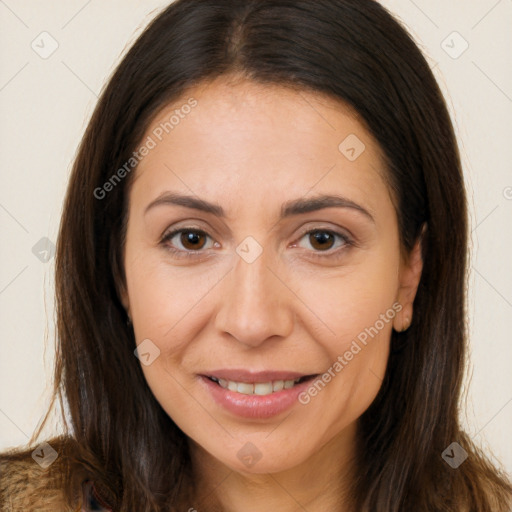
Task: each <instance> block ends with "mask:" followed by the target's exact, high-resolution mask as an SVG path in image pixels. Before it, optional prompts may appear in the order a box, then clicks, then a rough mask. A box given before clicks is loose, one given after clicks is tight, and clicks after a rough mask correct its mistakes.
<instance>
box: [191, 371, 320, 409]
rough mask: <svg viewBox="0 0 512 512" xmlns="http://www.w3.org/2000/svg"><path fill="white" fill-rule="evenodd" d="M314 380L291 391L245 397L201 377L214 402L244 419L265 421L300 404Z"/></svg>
mask: <svg viewBox="0 0 512 512" xmlns="http://www.w3.org/2000/svg"><path fill="white" fill-rule="evenodd" d="M313 380H314V378H311V379H308V380H305V381H304V382H301V383H300V384H296V385H295V386H293V387H292V388H290V389H283V390H281V391H276V392H275V393H271V394H270V395H264V396H262V395H244V394H242V393H237V392H235V391H230V390H229V389H224V388H223V387H221V386H220V385H219V384H217V383H216V382H213V381H211V380H210V379H209V378H208V377H205V376H203V375H201V376H200V381H201V382H203V383H204V385H205V386H206V388H207V390H208V391H209V392H210V394H211V396H212V397H213V399H214V401H215V402H216V403H217V404H219V405H221V406H222V407H224V408H225V409H227V410H228V411H229V412H231V413H233V414H236V415H237V416H241V417H243V418H257V419H265V418H271V417H273V416H277V415H278V414H281V413H283V412H284V411H286V410H287V409H289V408H290V407H292V406H293V405H294V404H295V403H299V402H298V396H299V394H300V393H301V392H302V391H305V390H306V389H307V388H308V387H309V386H310V385H311V382H312V381H313Z"/></svg>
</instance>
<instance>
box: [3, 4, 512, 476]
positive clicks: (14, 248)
mask: <svg viewBox="0 0 512 512" xmlns="http://www.w3.org/2000/svg"><path fill="white" fill-rule="evenodd" d="M383 3H384V5H386V6H387V7H388V8H389V9H390V10H391V11H392V12H394V13H395V14H396V15H398V16H399V18H400V19H401V20H402V21H403V23H404V24H405V25H406V26H407V27H408V28H409V29H410V31H411V32H412V34H413V35H414V37H415V38H416V40H417V41H418V42H419V43H420V45H421V47H422V48H423V50H424V51H425V53H426V54H427V55H428V58H429V61H430V62H431V65H432V66H433V68H434V71H435V73H436V76H437V77H438V79H439V80H440V82H441V84H442V87H443V89H444V91H445V94H446V97H447V99H448V102H449V105H450V108H451V111H452V116H453V118H454V120H455V123H456V127H457V130H458V134H459V138H460V145H461V151H462V157H463V160H464V168H465V172H466V176H467V182H468V187H469V196H470V203H471V204H470V206H471V209H472V214H471V215H472V230H473V231H472V239H473V246H474V247H473V260H472V269H471V270H472V274H471V282H470V290H469V292H470V322H471V325H470V327H471V347H472V350H471V352H472V353H471V366H470V368H469V370H468V376H470V377H471V379H467V381H466V388H467V389H468V402H467V410H466V413H465V414H463V416H462V421H463V424H464V425H466V427H467V429H468V431H469V433H470V435H471V436H472V437H473V438H474V439H475V440H476V441H477V442H479V443H481V444H482V446H483V447H484V449H486V450H492V451H493V452H494V454H495V456H496V457H497V459H498V460H500V461H501V462H502V463H503V464H504V465H505V466H506V469H507V470H508V471H509V473H511V474H512V443H511V442H510V432H511V431H512V377H511V374H512V372H511V369H510V365H511V362H512V337H511V335H510V331H511V330H512V265H511V263H510V262H511V261H512V229H511V221H512V142H511V121H512V67H511V65H510V64H511V57H512V52H511V49H512V31H510V27H511V26H512V0H500V1H497V0H478V1H477V0H472V1H466V0H447V1H437V0H436V1H427V0H414V1H412V0H385V1H383ZM166 4H167V2H165V1H158V0H144V1H136V0H122V1H121V0H108V1H105V0H104V1H101V2H100V1H99V0H90V1H87V0H66V1H64V0H60V1H54V2H51V3H50V2H39V1H36V0H5V1H4V0H0V24H1V26H2V30H1V32H0V52H1V53H0V55H1V67H0V109H1V118H0V119H1V120H0V144H1V146H0V148H1V178H0V180H1V186H0V227H1V239H2V243H1V247H2V250H1V260H0V315H1V316H0V333H1V335H0V354H1V357H0V450H2V449H5V448H7V447H10V446H15V445H20V444H24V443H26V442H27V440H28V437H29V436H30V435H31V433H32V431H33V430H34V428H35V427H36V426H37V424H38V423H39V421H40V419H41V417H42V414H43V412H44V410H45V407H46V405H47V403H48V396H49V390H50V382H51V377H52V374H51V370H52V364H53V335H54V331H53V302H52V301H53V282H52V280H53V269H54V267H53V263H54V260H53V258H51V252H50V253H48V255H47V257H50V259H49V261H47V262H44V261H40V260H41V258H43V259H44V256H45V253H42V252H41V248H42V249H45V246H44V244H45V243H44V242H39V241H40V240H41V238H43V237H47V238H48V239H50V240H51V241H53V242H54V241H55V239H56V234H57V227H58V221H59V217H60V211H61V205H62V200H63V195H64V192H65V188H66V183H67V179H68V173H69V170H70V165H71V162H72V159H73V156H74V153H75V150H76V147H77V144H78V142H79V140H80V137H81V135H82V133H83V130H84V128H85V126H86V123H87V120H88V119H89V116H90V115H91V113H92V110H93V107H94V105H95V102H96V100H97V96H98V93H99V91H100V90H101V88H102V86H103V84H104V82H105V81H106V79H107V77H108V76H109V75H110V73H111V71H112V70H113V68H114V65H115V64H116V63H117V62H118V60H119V58H120V56H121V55H122V54H123V52H124V51H125V50H126V48H127V47H128V46H129V45H130V44H131V43H132V42H133V41H134V39H135V37H136V36H137V35H138V34H139V33H140V32H141V30H142V28H143V27H144V26H145V25H146V24H147V23H148V22H149V21H150V19H152V18H153V16H154V15H155V14H156V12H158V11H159V10H160V9H161V8H162V7H164V6H165V5H166ZM49 5H51V7H49ZM42 32H48V34H49V35H42V36H41V35H40V34H41V33H42ZM453 32H457V34H453ZM42 38H44V42H43V43H42V42H41V39H42ZM33 41H34V43H33ZM443 41H444V43H443ZM32 44H33V45H34V47H35V49H33V48H32V47H31V45H32ZM52 44H53V45H56V44H58V48H57V49H56V51H55V52H54V53H53V54H51V55H50V56H47V55H44V52H49V51H50V50H51V49H52ZM466 45H469V46H468V48H467V50H466V51H464V53H462V51H463V50H464V49H465V47H466ZM35 50H36V51H37V52H39V53H36V51H35ZM40 54H42V55H43V57H47V58H42V57H41V56H40ZM38 242H39V243H40V244H43V245H42V246H41V247H40V246H39V245H36V244H38ZM34 246H36V249H39V251H37V250H36V252H37V253H38V255H39V256H38V257H37V256H36V255H35V254H34V252H33V247H34ZM45 334H46V335H47V337H48V342H47V349H46V351H45V344H44V340H45ZM447 342H449V340H447ZM56 428H57V429H58V426H57V427H56ZM48 433H50V432H48Z"/></svg>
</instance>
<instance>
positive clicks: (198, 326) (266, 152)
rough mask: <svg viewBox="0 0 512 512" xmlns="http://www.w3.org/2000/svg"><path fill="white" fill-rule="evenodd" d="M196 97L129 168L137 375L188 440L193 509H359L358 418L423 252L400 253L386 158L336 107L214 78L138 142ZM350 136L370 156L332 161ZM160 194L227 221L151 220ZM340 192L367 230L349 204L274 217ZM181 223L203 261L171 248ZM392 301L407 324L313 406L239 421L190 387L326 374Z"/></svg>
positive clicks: (407, 306) (187, 214)
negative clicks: (149, 358)
mask: <svg viewBox="0 0 512 512" xmlns="http://www.w3.org/2000/svg"><path fill="white" fill-rule="evenodd" d="M190 97H194V98H195V99H196V100H197V101H198V104H197V106H196V107H195V108H193V109H192V111H191V112H190V113H189V114H188V115H186V116H184V119H181V120H180V123H179V124H178V125H177V126H176V127H175V128H174V129H173V130H172V131H171V132H170V133H169V134H168V135H166V136H165V137H164V138H163V139H162V141H159V142H158V144H157V145H156V147H155V148H153V149H152V150H151V151H150V152H149V154H148V155H147V156H145V157H144V158H143V160H142V161H141V162H140V164H139V166H138V168H137V169H136V171H134V172H135V176H134V181H133V184H132V188H131V190H130V196H129V217H128V227H127V238H126V246H125V261H124V263H125V270H126V288H125V289H124V290H122V300H123V303H124V305H125V307H126V309H127V312H128V313H129V315H130V316H131V318H132V322H133V327H134V332H135V338H136V341H137V343H138V344H139V343H141V342H142V341H143V340H145V339H150V340H151V341H152V342H153V343H154V344H155V345H156V346H157V347H158V348H159V350H160V355H159V357H157V358H156V359H155V360H154V362H152V364H150V365H148V366H145V365H143V366H142V369H143V371H144V375H145V377H146V379H147V382H148V384H149V386H150V388H151V390H152V392H153V393H154V395H155V397H156V399H157V400H158V401H159V403H160V404H161V405H162V407H163V409H164V410H165V411H166V412H167V413H168V414H169V416H170V417H171V418H172V419H173V420H174V421H175V423H176V424H177V425H178V426H179V428H180V429H182V430H183V431H184V432H185V433H186V434H187V436H188V437H189V439H190V450H191V456H192V461H193V467H194V471H195V474H196V482H198V483H199V485H198V489H201V490H200V491H198V494H197V495H196V496H195V502H194V503H190V504H189V506H190V507H195V508H196V509H198V510H214V509H219V510H220V509H222V510H225V511H233V512H234V511H239V510H244V511H245V512H256V511H261V512H262V511H266V510H274V509H277V510H280V511H284V512H288V511H296V510H304V508H307V510H308V511H309V512H315V511H320V510H322V512H325V511H329V510H338V511H339V510H351V508H350V507H349V501H348V499H347V497H346V492H347V490H348V489H349V488H350V485H351V482H352V478H353V476H354V467H353V464H352V459H353V457H354V454H355V436H356V432H357V419H358V418H359V417H360V416H361V414H362V413H363V412H364V411H365V410H366V409H367V408H368V407H369V405H370V404H371V403H372V401H373V400H374V398H375V396H376V395H377V392H378V390H379V388H380V386H381V382H382V380H381V379H382V377H383V375H384V373H385V369H386V364H387V359H388V353H389V341H390V336H391V332H392V329H393V328H395V329H397V330H401V329H402V328H403V327H407V326H408V324H409V323H410V320H411V318H412V313H413V311H412V302H413V300H414V296H415V293H416V288H417V285H418V282H419V278H420V275H421V269H422V262H421V257H420V246H419V244H416V247H415V248H414V249H413V251H412V253H411V254H410V255H407V257H403V256H402V252H401V249H400V244H399V236H398V224H397V217H396V212H395V208H394V206H393V202H392V198H391V196H390V191H389V188H388V186H387V184H386V181H385V179H384V172H385V168H384V164H383V160H382V158H381V153H380V148H379V147H378V145H377V143H376V142H375V140H374V139H373V138H372V136H371V135H370V133H369V132H368V131H367V130H366V129H365V127H364V125H363V124H362V123H361V122H359V121H358V119H357V116H355V115H354V114H353V113H352V112H351V111H350V110H349V108H348V107H347V106H345V105H344V104H343V103H341V102H337V101H334V100H332V99H330V98H328V97H325V96H323V95H320V94H315V93H311V92H305V91H297V90H292V89H290V88H284V87H281V86H276V85H272V86H269V85H261V84H255V83H253V82H250V81H247V80H240V81H237V82H231V83H228V82H227V80H226V78H223V79H217V80H214V81H213V82H209V83H203V84H201V85H199V86H196V87H195V88H194V89H191V90H189V91H187V94H186V96H184V98H183V99H182V100H180V101H176V102H174V103H173V104H172V105H168V106H167V107H166V108H165V109H164V110H162V111H161V112H160V113H159V114H158V115H157V116H156V117H155V120H154V122H153V123H152V124H151V127H150V128H149V129H148V131H147V133H146V135H145V137H144V139H146V137H147V136H150V135H151V133H152V131H153V130H154V129H155V127H157V126H158V125H159V124H160V123H161V122H162V120H166V119H169V117H170V115H171V114H172V111H173V110H174V109H176V108H180V106H181V105H183V104H185V103H186V100H187V99H188V98H190ZM350 134H355V135H357V137H358V138H359V139H360V140H361V141H363V143H364V144H365V150H364V151H363V152H362V154H361V155H360V156H359V157H358V158H357V159H356V160H355V161H350V160H349V159H348V158H347V157H346V156H345V155H344V154H342V152H341V151H340V150H339V149H338V146H339V145H340V143H341V142H342V141H343V140H344V139H345V138H346V137H347V136H348V135H350ZM166 191H173V192H179V193H184V194H191V195H195V196H198V197H200V198H202V199H205V200H207V201H210V202H214V203H218V204H219V205H221V206H222V207H223V208H224V210H225V211H226V217H225V218H224V219H221V218H219V217H217V216H216V215H214V214H211V213H205V212H201V211H198V210H194V209H190V208H187V207H184V206H179V205H171V204H161V205H159V206H155V207H153V208H150V209H149V210H148V211H147V212H145V210H146V208H147V207H148V205H149V204H150V203H152V202H153V201H154V200H155V199H156V198H158V197H160V196H161V195H162V194H163V193H165V192H166ZM333 193H336V194H339V195H342V196H344V197H345V198H348V199H350V200H351V201H353V202H354V203H357V204H358V205H360V206H361V207H362V208H364V209H365V210H366V211H367V212H368V213H369V214H370V215H371V217H372V218H373V220H372V219H370V218H369V217H368V216H366V215H364V214H363V213H361V212H360V211H358V210H357V209H355V208H339V207H329V208H324V209H321V210H318V211H313V212H310V213H303V214H298V215H294V216H292V217H290V218H285V219H281V220H280V219H279V214H280V209H281V206H282V205H283V204H284V203H285V202H287V201H289V200H293V199H297V198H310V197H313V196H316V195H319V194H333ZM180 227H182V228H195V229H200V230H202V231H205V232H206V233H207V235H203V236H202V237H200V238H199V242H196V244H197V245H198V246H199V249H198V250H197V249H196V250H195V256H193V257H190V258H183V257H182V258H179V257H178V256H176V254H173V253H171V252H170V250H169V249H170V248H172V247H174V248H175V249H177V250H178V251H181V252H178V254H183V253H185V252H187V251H188V252H194V245H193V244H191V243H188V244H187V239H185V238H184V236H182V237H181V238H180V235H179V234H178V235H176V236H175V237H174V238H172V240H167V241H166V242H161V239H162V237H163V235H164V234H165V233H166V232H170V231H171V229H178V228H180ZM313 229H317V230H322V232H324V231H325V230H328V231H330V232H335V233H342V234H346V235H350V236H351V237H352V240H353V241H354V244H353V245H344V241H343V239H341V238H338V237H334V238H332V239H331V240H330V241H328V243H326V244H325V245H324V246H322V245H320V244H318V243H316V244H315V239H314V238H313V237H312V235H308V234H305V233H307V232H308V231H310V230H313ZM185 234H186V233H185ZM248 236H251V237H253V238H254V239H255V240H256V241H257V242H258V243H259V245H260V246H261V248H263V252H262V253H261V255H260V256H259V257H258V258H257V259H256V260H255V261H253V262H252V263H248V262H247V261H245V260H244V259H243V258H241V257H240V256H239V255H238V254H237V252H236V248H237V247H238V246H239V244H240V243H241V242H242V241H243V240H244V239H245V238H246V237H248ZM336 251H337V253H336ZM326 254H329V255H326ZM315 255H319V256H322V255H323V257H318V258H316V259H315V257H314V256H315ZM397 302H398V303H400V304H401V306H402V309H401V311H400V312H399V313H397V314H396V315H395V316H394V318H393V319H392V320H391V321H389V322H387V323H385V325H384V327H383V328H382V329H381V330H379V332H378V334H377V335H376V336H374V337H373V338H370V341H369V342H368V344H367V345H366V346H364V347H363V348H362V350H361V351H360V352H359V353H357V355H355V356H354V357H353V359H352V360H350V361H349V362H348V364H347V365H346V366H344V367H343V369H342V371H339V372H338V373H336V376H335V377H334V378H332V380H331V381H330V382H329V383H328V384H327V385H326V386H325V388H324V389H322V390H321V391H320V392H319V393H318V394H317V395H316V396H315V397H313V398H312V399H311V400H310V402H309V403H308V404H306V405H302V404H299V403H297V404H294V405H293V407H292V408H291V409H289V410H287V411H286V412H285V413H284V414H280V415H278V416H276V417H272V418H270V419H265V420H263V419H259V420H256V419H242V418H239V417H237V416H234V415H233V414H231V413H229V412H227V411H225V410H224V409H223V408H221V407H220V406H218V405H217V404H216V403H215V402H213V400H212V399H211V397H210V395H209V394H208V393H207V392H205V390H204V389H203V387H202V386H201V385H200V382H199V378H198V374H200V373H205V372H207V370H212V369H218V368H246V369H252V370H254V371H258V370H264V369H272V370H288V371H298V372H301V373H303V374H314V373H319V374H322V373H323V372H326V371H327V370H328V368H330V367H332V365H333V363H334V362H335V361H336V360H337V358H338V356H340V355H343V354H344V353H345V352H346V351H347V350H349V348H350V346H351V343H352V341H353V340H354V339H355V338H356V337H357V336H358V334H360V333H361V332H363V331H364V330H365V328H369V327H370V326H374V325H375V324H376V321H377V320H378V319H379V318H380V315H381V314H383V313H385V312H386V311H388V310H390V308H392V305H393V304H395V303H397ZM247 442H250V443H252V445H254V446H256V447H257V450H258V451H259V453H261V459H260V460H259V461H258V462H257V463H256V464H254V465H253V466H251V467H247V466H246V465H245V464H244V462H243V461H242V460H240V458H239V457H238V456H237V452H238V451H239V450H240V449H241V448H242V447H243V446H244V445H245V444H246V443H247ZM206 495H209V497H208V498H206ZM303 507H304V508H303ZM340 507H343V508H340Z"/></svg>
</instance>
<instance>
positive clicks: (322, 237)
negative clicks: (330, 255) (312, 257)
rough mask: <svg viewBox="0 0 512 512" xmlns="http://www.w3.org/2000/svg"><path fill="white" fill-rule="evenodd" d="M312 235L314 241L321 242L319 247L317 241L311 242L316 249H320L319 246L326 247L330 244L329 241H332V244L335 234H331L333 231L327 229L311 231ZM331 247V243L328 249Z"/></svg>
mask: <svg viewBox="0 0 512 512" xmlns="http://www.w3.org/2000/svg"><path fill="white" fill-rule="evenodd" d="M311 236H312V238H313V241H314V242H316V243H319V244H320V246H319V247H316V246H315V243H312V244H311V245H312V246H313V247H315V248H316V249H318V248H320V249H325V248H326V245H328V244H329V242H331V244H332V241H333V236H332V235H331V233H329V232H327V231H314V232H313V233H311ZM329 239H330V240H329ZM326 242H327V244H326ZM329 248H330V245H329V247H327V249H329Z"/></svg>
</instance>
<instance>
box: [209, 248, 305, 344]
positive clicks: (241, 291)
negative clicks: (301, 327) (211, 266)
mask: <svg viewBox="0 0 512 512" xmlns="http://www.w3.org/2000/svg"><path fill="white" fill-rule="evenodd" d="M269 259H270V258H267V257H266V253H265V251H264V252H263V253H262V254H261V255H260V256H259V257H258V258H257V259H256V260H255V261H253V262H252V263H248V262H247V261H245V260H244V259H243V258H241V257H239V256H238V255H237V254H235V260H234V267H233V269H232V270H231V272H229V274H228V275H227V276H226V278H225V279H224V280H223V281H224V283H223V285H222V288H221V290H220V296H221V301H220V302H221V305H220V309H219V311H218V313H217V316H216V319H215V326H216V329H217V332H218V333H219V334H220V335H221V336H225V333H228V334H230V335H231V336H232V337H234V338H235V339H236V340H238V341H239V342H240V343H242V344H244V345H247V346H248V347H257V346H259V345H261V344H263V343H264V342H265V341H266V340H268V339H269V338H273V337H276V339H277V338H278V337H282V338H284V337H287V336H289V335H290V333H291V332H292V329H293V321H294V318H295V314H294V311H293V307H294V306H293V303H294V301H293V297H294V294H293V292H292V290H291V289H290V288H289V287H288V286H289V285H287V283H286V278H285V277H284V278H283V276H281V275H279V272H278V271H277V270H275V269H274V268H271V267H270V266H269V265H268V263H269V261H268V260H269ZM274 261H275V260H274ZM274 266H275V265H274Z"/></svg>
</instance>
